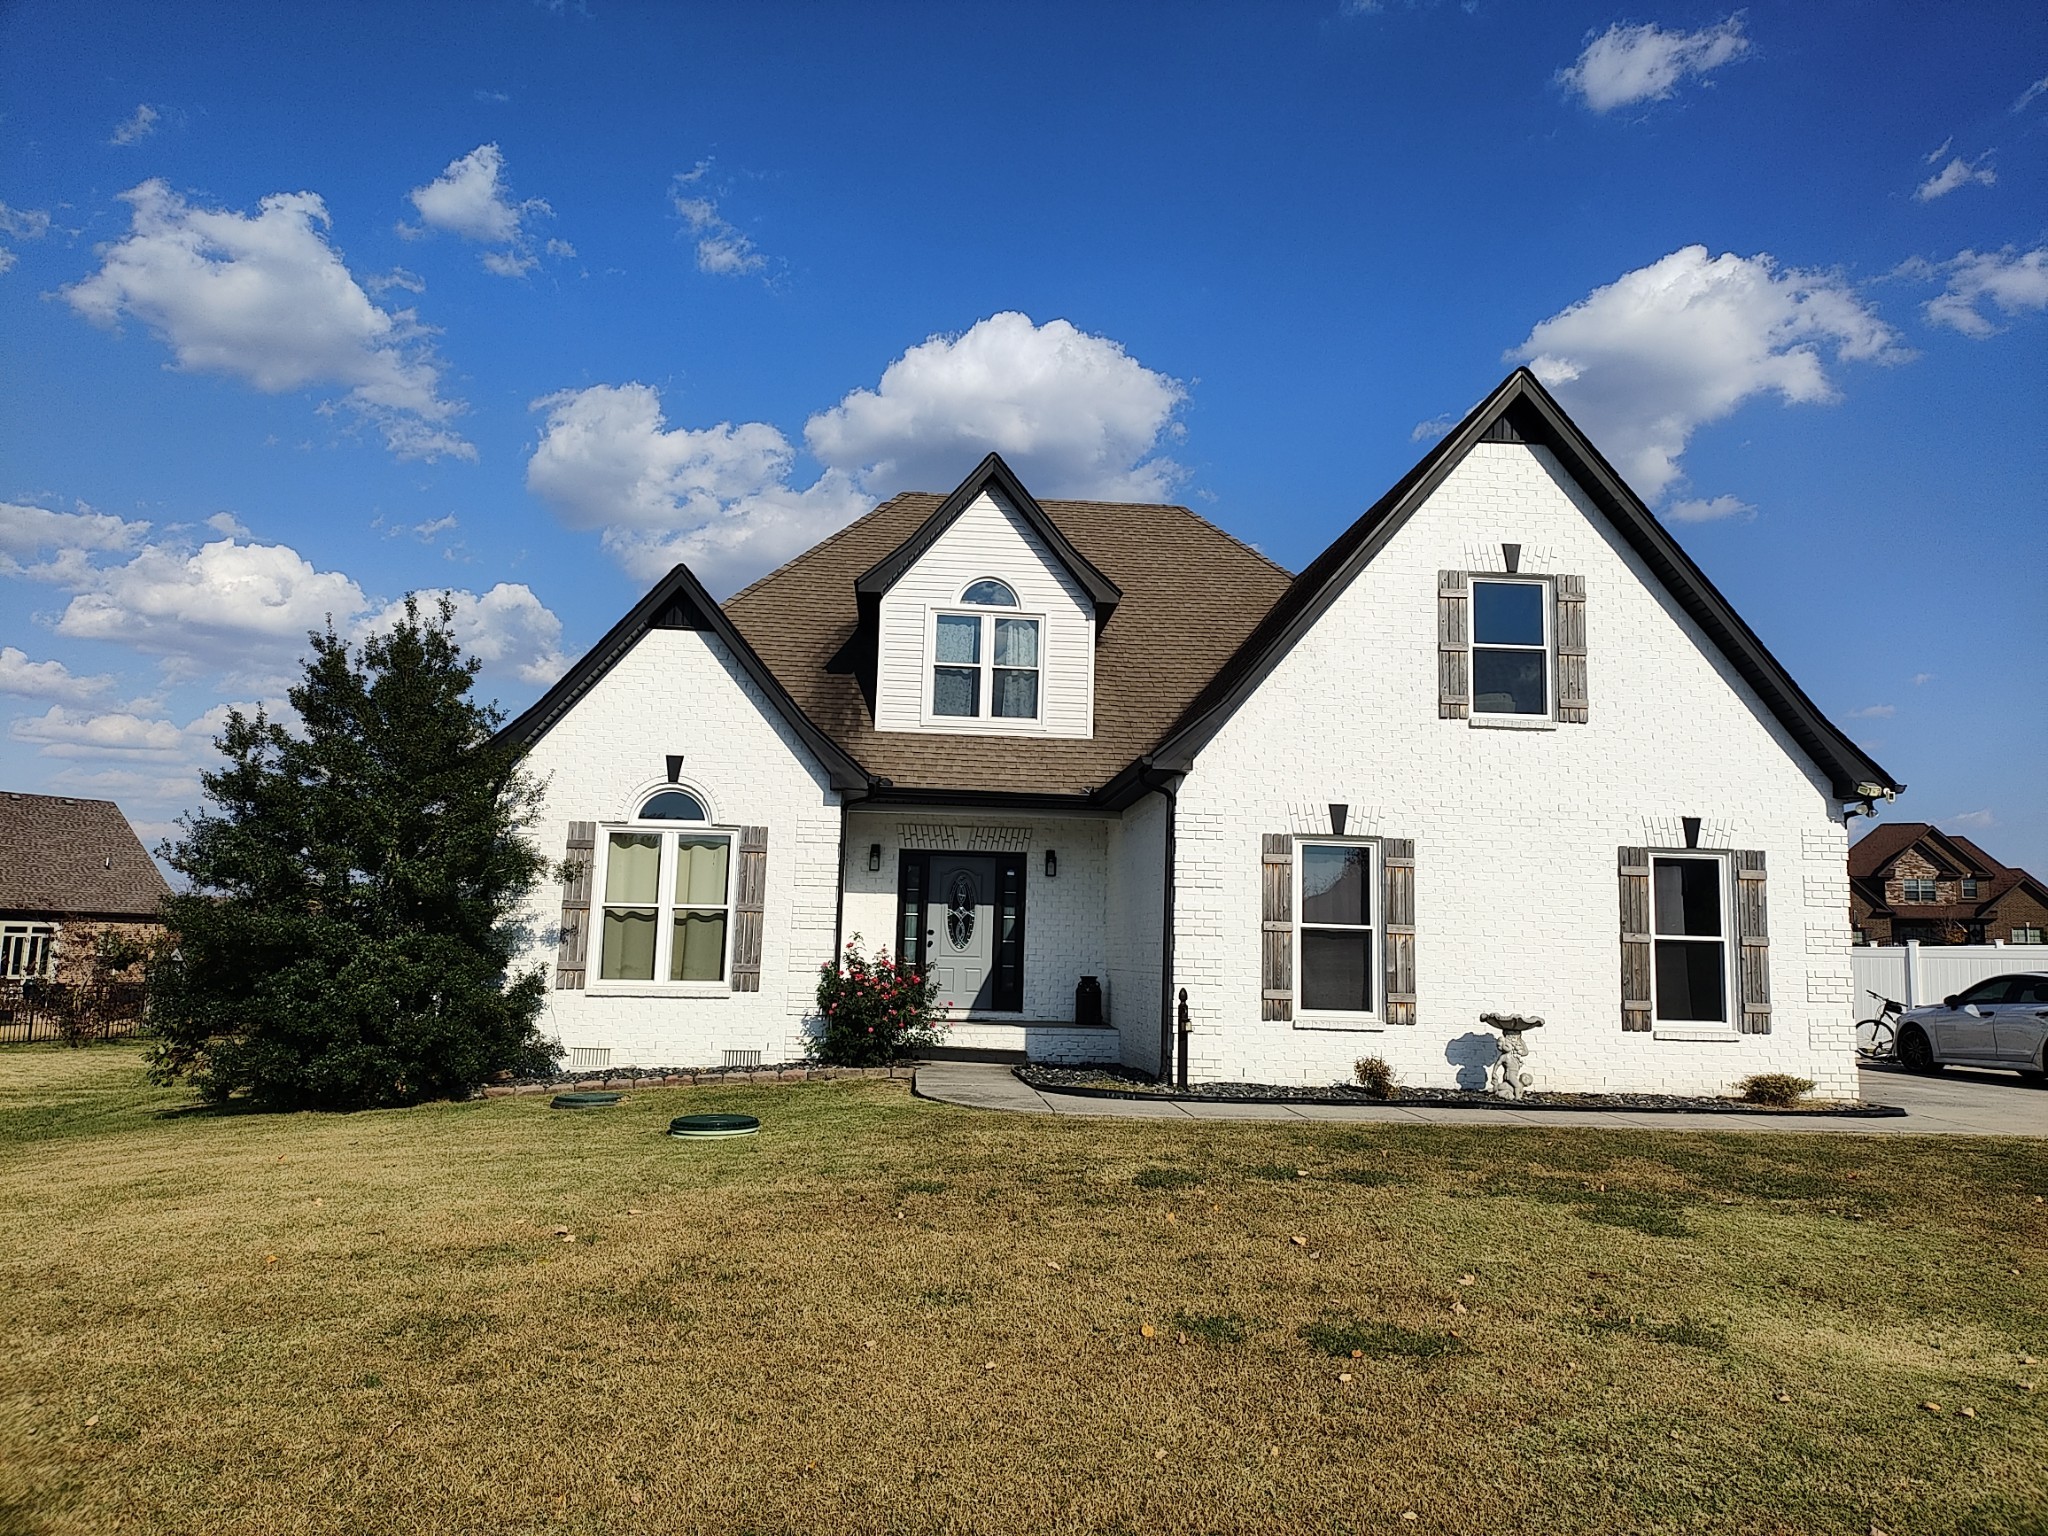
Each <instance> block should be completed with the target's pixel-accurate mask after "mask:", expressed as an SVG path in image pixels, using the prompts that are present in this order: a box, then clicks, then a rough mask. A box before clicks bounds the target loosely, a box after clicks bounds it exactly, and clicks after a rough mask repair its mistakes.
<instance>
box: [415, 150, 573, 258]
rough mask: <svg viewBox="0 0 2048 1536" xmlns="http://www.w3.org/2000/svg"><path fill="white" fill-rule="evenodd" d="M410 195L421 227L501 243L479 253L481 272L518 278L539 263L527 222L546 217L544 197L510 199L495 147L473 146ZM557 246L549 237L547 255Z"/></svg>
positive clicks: (479, 241) (551, 213)
mask: <svg viewBox="0 0 2048 1536" xmlns="http://www.w3.org/2000/svg"><path fill="white" fill-rule="evenodd" d="M411 195H412V205H413V207H414V208H416V209H418V210H419V215H420V222H421V224H423V225H425V226H426V228H428V229H438V230H444V231H446V232H447V233H449V234H451V235H460V236H461V237H462V238H463V239H465V240H473V241H475V242H476V243H477V244H479V245H496V246H503V247H504V249H503V250H496V251H485V252H483V253H482V255H481V257H480V258H479V259H480V260H481V261H482V262H483V265H484V270H485V271H487V272H493V273H496V274H497V275H498V276H499V277H524V276H525V275H526V274H527V273H529V272H531V271H532V270H533V269H534V268H535V267H537V266H539V265H540V258H539V257H538V256H536V255H535V254H534V252H533V240H532V232H531V230H530V229H529V228H528V221H529V220H532V219H544V218H552V217H553V216H554V209H552V208H550V207H549V206H548V204H547V201H546V199H544V198H538V197H529V198H526V199H524V200H523V201H522V200H519V199H516V198H514V197H513V195H512V189H511V188H510V187H509V186H507V185H506V183H505V156H504V154H503V152H502V151H501V150H499V148H498V146H497V145H495V144H479V145H478V146H477V147H476V148H475V149H472V150H471V151H470V152H469V153H468V154H466V155H463V156H462V157H460V158H459V159H456V160H451V161H449V162H448V168H447V169H446V170H444V171H443V172H442V173H441V174H440V175H439V176H438V177H436V178H435V179H434V180H433V181H430V182H428V183H427V184H426V185H425V186H423V187H414V188H413V189H412V194H411ZM399 233H400V234H402V235H408V236H411V235H415V234H417V233H419V231H418V230H417V229H415V228H413V227H411V226H407V225H404V224H401V225H400V226H399ZM561 245H565V242H563V241H558V240H550V241H549V242H548V243H547V251H548V254H549V255H556V254H558V252H557V251H556V247H557V246H561ZM570 254H572V255H573V254H574V253H573V252H570Z"/></svg>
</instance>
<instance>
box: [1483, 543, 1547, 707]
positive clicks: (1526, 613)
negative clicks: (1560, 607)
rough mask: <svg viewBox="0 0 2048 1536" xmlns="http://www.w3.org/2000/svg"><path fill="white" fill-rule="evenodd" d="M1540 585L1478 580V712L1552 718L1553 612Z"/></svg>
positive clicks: (1487, 579) (1545, 592) (1542, 584)
mask: <svg viewBox="0 0 2048 1536" xmlns="http://www.w3.org/2000/svg"><path fill="white" fill-rule="evenodd" d="M1547 598H1548V591H1547V589H1546V586H1545V584H1544V583H1543V582H1540V581H1499V580H1493V579H1490V578H1482V577H1476V576H1475V577H1474V578H1473V579H1472V712H1473V713H1474V714H1475V715H1537V716H1545V715H1548V714H1549V713H1550V704H1551V694H1552V688H1551V682H1550V612H1549V606H1550V605H1549V603H1548V601H1547Z"/></svg>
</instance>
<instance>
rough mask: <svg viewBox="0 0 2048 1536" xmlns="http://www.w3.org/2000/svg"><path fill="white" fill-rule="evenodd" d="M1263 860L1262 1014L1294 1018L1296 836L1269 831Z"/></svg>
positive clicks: (1261, 925) (1269, 1017) (1262, 845)
mask: <svg viewBox="0 0 2048 1536" xmlns="http://www.w3.org/2000/svg"><path fill="white" fill-rule="evenodd" d="M1261 847H1262V852H1261V854H1260V862H1259V893H1260V894H1259V901H1260V914H1259V916H1260V923H1259V953H1260V965H1259V987H1260V991H1259V1000H1260V1001H1259V1017H1260V1018H1262V1019H1291V1018H1293V1017H1294V839H1293V838H1292V837H1290V836H1288V835H1287V834H1286V833H1285V832H1268V833H1267V834H1266V835H1265V837H1264V838H1263V839H1262V840H1261Z"/></svg>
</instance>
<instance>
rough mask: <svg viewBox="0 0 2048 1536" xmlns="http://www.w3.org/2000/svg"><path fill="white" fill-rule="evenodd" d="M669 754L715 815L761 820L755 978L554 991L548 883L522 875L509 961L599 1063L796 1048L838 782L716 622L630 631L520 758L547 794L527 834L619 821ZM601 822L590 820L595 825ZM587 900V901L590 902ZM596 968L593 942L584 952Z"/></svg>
mask: <svg viewBox="0 0 2048 1536" xmlns="http://www.w3.org/2000/svg"><path fill="white" fill-rule="evenodd" d="M672 752H680V753H681V754H683V779H684V781H685V782H686V783H688V784H689V785H691V786H692V787H694V788H695V789H697V790H699V791H700V792H701V793H702V794H703V795H704V796H705V798H706V799H707V800H708V802H709V805H708V809H709V811H710V813H711V816H712V817H713V819H714V820H715V821H716V822H717V823H718V824H719V825H721V826H728V827H738V826H750V825H751V826H765V827H766V828H767V829H768V863H767V892H766V910H765V911H764V913H763V918H764V923H763V929H764V932H763V939H762V955H761V990H760V991H759V992H725V993H721V994H719V995H717V996H709V997H707V996H690V997H677V996H674V995H668V996H661V995H657V994H654V993H653V992H652V990H651V989H650V992H649V993H648V994H647V995H641V996H626V995H618V994H608V993H606V992H605V991H603V990H602V989H601V988H591V989H586V990H583V991H573V990H555V989H554V975H555V940H556V936H557V934H558V932H559V930H560V926H561V888H560V887H559V886H557V885H555V884H553V883H551V882H546V881H544V882H542V883H541V884H540V885H539V886H537V887H536V888H535V890H534V894H533V897H532V900H531V904H530V907H529V910H528V925H529V927H530V929H531V930H532V932H533V934H534V941H533V943H532V945H531V947H530V948H529V950H528V951H527V954H526V957H525V959H524V962H523V963H524V964H527V965H531V964H534V963H536V962H538V963H541V964H543V965H544V966H545V967H546V970H547V977H548V985H549V988H550V990H549V992H548V1004H547V1012H546V1015H545V1016H544V1018H543V1021H542V1028H543V1029H544V1030H545V1031H546V1032H548V1033H550V1034H552V1035H554V1036H555V1037H556V1038H558V1039H559V1040H560V1041H561V1043H562V1044H563V1045H564V1046H566V1047H577V1046H582V1047H598V1048H606V1047H608V1048H609V1049H610V1050H611V1053H612V1054H611V1061H612V1064H613V1065H614V1066H643V1067H646V1066H675V1067H687V1066H707V1065H708V1066H716V1065H718V1064H719V1062H720V1061H721V1059H722V1053H723V1052H725V1051H727V1050H758V1051H759V1052H761V1059H762V1060H763V1061H767V1062H774V1061H787V1060H793V1059H795V1058H797V1057H800V1056H801V1055H802V1054H803V1033H804V1032H803V1023H802V1021H803V1019H804V1018H805V1017H806V1016H807V1015H808V1014H809V1013H810V1011H811V1008H812V1005H813V1001H814V997H815V991H816V986H817V970H818V967H819V966H820V965H822V964H823V963H824V962H825V961H826V960H827V959H829V958H830V956H831V953H832V925H833V920H834V917H835V904H836V892H835V889H834V885H833V870H834V866H835V865H836V863H837V862H838V842H839V811H838V808H837V807H838V797H837V795H836V794H835V793H834V792H833V791H832V790H831V789H830V787H829V781H828V778H827V775H826V774H825V772H824V770H823V768H822V767H821V766H820V765H819V764H818V762H817V761H816V759H814V758H813V757H812V756H811V753H810V750H809V749H808V748H807V747H805V746H804V745H803V743H802V742H801V741H800V740H798V738H797V737H796V736H795V734H794V733H793V732H791V731H790V729H789V728H788V726H787V725H785V724H784V723H783V721H782V719H781V717H780V716H779V715H777V714H776V713H775V712H774V711H773V709H772V708H771V707H770V706H769V704H768V702H767V700H766V699H765V698H764V697H763V696H762V695H761V693H760V691H759V689H757V688H756V687H755V686H754V684H753V683H752V682H751V681H750V680H749V679H748V678H747V676H746V674H745V673H744V672H742V671H741V670H740V668H739V667H738V665H737V664H736V663H735V662H734V661H733V660H732V657H731V655H730V653H728V652H727V651H726V649H725V647H724V645H723V643H722V642H720V641H719V640H718V639H717V638H716V637H714V636H712V635H709V634H702V633H698V632H696V631H693V630H678V629H656V630H651V631H650V632H649V633H647V634H646V635H644V636H643V637H642V638H641V639H640V640H639V641H638V642H637V643H636V644H635V645H634V647H633V649H632V650H631V651H629V652H628V653H627V654H626V655H625V656H624V657H622V658H621V659H620V660H619V662H618V664H617V665H616V666H614V667H613V668H612V669H611V670H610V671H609V672H607V673H606V674H605V675H604V677H603V678H601V679H600V680H599V681H598V682H597V683H596V685H595V686H593V687H592V688H591V689H590V691H589V692H588V693H586V694H585V695H584V696H583V697H582V698H581V699H579V700H578V701H577V702H576V704H575V705H574V707H572V708H571V709H570V710H569V712H568V713H567V714H566V715H564V716H563V717H562V718H561V719H560V720H558V721H557V722H556V723H555V725H554V727H553V728H552V729H551V730H549V731H548V733H547V734H546V735H545V736H543V737H542V738H541V739H540V740H539V742H537V743H536V744H535V746H534V749H533V752H532V755H531V756H530V757H529V758H528V763H527V765H528V767H529V769H530V770H531V771H532V772H533V773H534V774H535V776H536V777H538V778H539V779H540V780H542V782H543V783H544V784H545V786H546V799H545V802H544V805H543V807H542V810H541V812H540V816H539V819H538V821H537V822H536V824H535V825H534V826H533V827H532V828H531V829H530V833H529V835H530V836H531V837H532V838H533V839H534V841H535V842H536V843H537V844H538V845H539V847H540V849H541V851H542V852H543V853H545V854H546V855H547V856H548V858H549V859H550V860H559V859H561V858H562V856H563V853H564V851H565V848H566V844H567V837H568V824H569V823H570V822H572V821H596V822H606V821H618V820H623V819H625V818H626V817H628V816H630V815H631V814H632V813H633V811H634V810H635V809H637V806H638V802H639V800H640V797H641V795H642V793H643V792H644V791H645V790H647V789H648V788H650V787H651V786H653V785H654V784H656V783H657V782H658V781H659V780H661V779H662V778H663V777H664V776H665V774H666V772H667V767H666V764H665V763H664V761H663V759H664V757H665V756H666V755H667V754H669V753H672ZM599 835H600V837H601V836H602V835H603V834H602V833H601V832H600V834H599ZM594 910H595V908H594V907H593V912H594ZM590 961H591V964H590V974H591V975H592V976H593V977H595V975H596V974H597V954H596V950H595V948H594V947H593V949H592V951H591V955H590Z"/></svg>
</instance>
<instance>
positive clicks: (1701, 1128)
mask: <svg viewBox="0 0 2048 1536" xmlns="http://www.w3.org/2000/svg"><path fill="white" fill-rule="evenodd" d="M1862 1079H1863V1081H1862V1087H1863V1096H1864V1098H1866V1099H1868V1100H1870V1101H1871V1102H1872V1103H1875V1104H1896V1105H1898V1106H1900V1107H1902V1108H1903V1109H1904V1110H1905V1111H1906V1113H1905V1114H1904V1115H1896V1116H1887V1117H1885V1118H1883V1119H1874V1120H1862V1119H1856V1118H1853V1117H1849V1116H1843V1115H1798V1116H1792V1115H1658V1114H1643V1113H1640V1112H1639V1113H1634V1114H1630V1113H1626V1112H1623V1111H1619V1110H1516V1109H1441V1108H1430V1107H1428V1106H1425V1105H1419V1104H1418V1105H1414V1106H1409V1105H1404V1104H1400V1103H1398V1102H1397V1103H1393V1104H1357V1105H1352V1104H1223V1103H1194V1102H1188V1101H1175V1100H1171V1099H1167V1100H1157V1101H1153V1100H1144V1099H1093V1098H1085V1097H1082V1096H1080V1095H1078V1094H1068V1093H1044V1092H1041V1091H1039V1090H1038V1089H1036V1088H1031V1087H1027V1086H1026V1085H1025V1084H1023V1083H1020V1082H1018V1081H1017V1079H1016V1078H1015V1077H1013V1076H1012V1075H1011V1074H1010V1069H1009V1068H1008V1067H1005V1066H995V1065H990V1064H987V1063H984V1062H967V1061H937V1062H929V1063H927V1064H925V1065H923V1066H920V1067H919V1068H918V1069H917V1076H916V1078H915V1080H914V1082H913V1084H912V1089H913V1091H914V1092H915V1093H916V1094H917V1095H918V1096H919V1097H920V1098H926V1099H936V1100H937V1101H939V1102H940V1103H943V1104H962V1105H966V1106H967V1107H969V1108H971V1109H1000V1110H1008V1111H1010V1112H1011V1113H1013V1114H1039V1115H1099V1116H1104V1117H1107V1118H1110V1119H1115V1120H1176V1121H1181V1122H1183V1123H1184V1122H1186V1121H1189V1120H1337V1121H1345V1122H1360V1121H1364V1122H1370V1123H1377V1124H1382V1125H1534V1126H1567V1125H1589V1126H1604V1127H1607V1128H1609V1129H1627V1130H1638V1131H1640V1130H1652V1131H1687V1132H1705V1131H1793V1132H1797V1131H1838V1132H1848V1133H1849V1134H1851V1135H1857V1136H1928V1135H1948V1136H2048V1090H2043V1089H2039V1088H2034V1087H2031V1086H2029V1085H2028V1084H2027V1083H2025V1082H2023V1081H2022V1080H2021V1079H2020V1078H2018V1077H2016V1076H2014V1075H2012V1074H2011V1073H2005V1072H1970V1071H1965V1070H1961V1069H1958V1068H1950V1069H1949V1070H1948V1071H1947V1072H1945V1073H1943V1074H1942V1075H1941V1076H1939V1077H1913V1076H1911V1075H1910V1074H1908V1073H1905V1072H1901V1071H1897V1070H1895V1069H1889V1068H1883V1067H1866V1068H1864V1069H1863V1074H1862Z"/></svg>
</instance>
